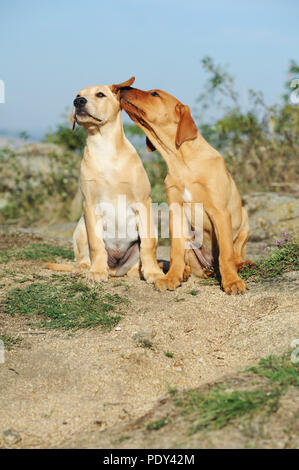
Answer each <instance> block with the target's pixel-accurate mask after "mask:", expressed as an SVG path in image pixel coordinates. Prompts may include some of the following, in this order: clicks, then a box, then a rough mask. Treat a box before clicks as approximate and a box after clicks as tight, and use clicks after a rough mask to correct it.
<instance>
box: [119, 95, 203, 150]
mask: <svg viewBox="0 0 299 470" xmlns="http://www.w3.org/2000/svg"><path fill="white" fill-rule="evenodd" d="M120 97H121V100H120V102H121V106H122V108H123V109H124V110H125V111H126V112H127V113H128V115H129V116H130V118H131V119H132V120H133V121H134V122H136V124H138V126H140V127H141V128H142V129H143V131H144V132H145V134H146V136H147V148H148V150H150V151H152V150H155V146H156V145H158V146H159V144H160V146H162V147H163V143H166V142H167V143H168V144H169V142H170V143H171V144H173V145H175V146H176V148H179V147H180V146H181V145H182V144H183V143H184V142H185V141H187V140H193V139H195V138H196V137H197V134H198V131H197V128H196V125H195V123H194V121H193V119H192V116H191V113H190V108H189V106H185V105H183V104H182V103H181V102H180V101H179V100H178V99H176V98H175V97H174V96H172V95H170V94H169V93H166V92H165V91H163V90H149V91H143V90H138V89H137V88H130V87H125V88H123V89H121V90H120ZM172 141H173V142H172Z"/></svg>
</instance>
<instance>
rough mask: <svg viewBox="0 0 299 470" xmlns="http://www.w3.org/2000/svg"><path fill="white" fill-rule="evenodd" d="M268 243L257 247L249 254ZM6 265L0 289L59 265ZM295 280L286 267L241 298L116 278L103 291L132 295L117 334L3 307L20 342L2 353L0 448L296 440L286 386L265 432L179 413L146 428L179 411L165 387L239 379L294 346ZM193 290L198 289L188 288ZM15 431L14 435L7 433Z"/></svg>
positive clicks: (5, 244) (293, 405) (2, 319)
mask: <svg viewBox="0 0 299 470" xmlns="http://www.w3.org/2000/svg"><path fill="white" fill-rule="evenodd" d="M32 240H34V241H35V240H36V239H35V238H34V235H32V234H30V233H26V232H24V233H23V234H22V237H21V238H20V237H19V236H16V237H15V238H14V237H10V238H9V237H8V238H5V239H4V240H2V242H1V244H0V245H1V246H0V249H4V248H13V247H14V246H19V247H20V246H22V245H23V246H24V245H26V244H29V243H32ZM57 243H61V240H60V241H59V242H57ZM167 251H168V249H167V247H162V248H161V249H160V250H159V257H160V258H164V259H165V258H167ZM261 251H262V250H261V247H260V246H258V245H253V244H252V245H249V249H248V257H251V258H254V257H256V255H257V253H258V254H261ZM2 270H3V272H2V278H1V286H2V295H4V294H5V292H6V291H7V289H11V288H12V287H15V283H14V282H15V279H16V278H17V277H18V275H20V274H22V275H24V273H27V274H28V276H30V275H31V274H32V273H33V272H34V273H35V274H41V275H43V276H49V277H50V276H51V275H52V273H51V272H50V271H47V270H46V269H44V268H43V263H42V262H41V261H38V260H26V261H21V260H20V261H10V262H9V263H7V264H5V265H3V266H2ZM298 283H299V275H298V273H294V272H290V273H286V274H285V275H284V276H283V277H282V278H281V279H279V280H277V281H272V282H266V283H263V284H255V283H249V285H248V287H249V290H248V292H247V293H246V294H245V295H243V296H235V297H234V296H227V295H226V294H225V293H224V292H223V291H221V290H220V288H219V286H218V285H201V284H199V281H198V280H197V279H195V278H191V279H190V280H189V281H188V282H187V283H184V285H183V286H182V287H181V288H179V289H178V290H177V291H175V292H166V293H160V292H157V291H155V290H154V288H153V286H151V285H148V284H147V283H145V282H143V281H139V280H136V279H131V278H127V277H125V278H123V282H121V283H120V282H119V279H111V280H110V281H109V282H108V283H107V284H106V285H105V290H107V292H110V293H114V292H116V293H118V294H120V295H122V296H124V297H126V298H128V299H129V301H130V303H129V306H128V307H126V308H127V311H126V314H125V315H124V316H123V317H122V319H121V321H120V323H119V324H118V327H120V329H118V330H116V329H115V328H114V329H113V330H112V331H110V332H107V331H103V330H102V329H101V328H94V329H86V330H84V329H81V330H78V331H74V332H72V334H71V335H70V332H68V331H62V330H53V331H48V330H42V329H33V328H30V327H29V326H28V325H27V321H26V319H25V318H24V317H21V316H15V317H9V316H8V315H7V314H4V313H3V312H1V313H0V332H1V333H5V334H7V335H11V336H14V337H20V338H22V339H23V341H22V343H21V344H20V345H17V346H15V347H13V348H12V349H11V350H10V351H6V354H5V362H4V363H3V364H0V447H2V448H3V447H4V448H6V447H12V448H65V447H77V448H86V447H87V448H88V447H93V448H94V447H97V448H139V447H141V448H150V447H152V448H172V447H174V448H185V447H189V448H196V447H200V448H201V447H203V448H204V447H212V448H214V447H246V446H249V447H250V446H252V447H275V448H280V447H285V446H288V445H289V444H288V443H289V440H288V439H290V437H289V435H288V434H287V433H285V432H283V429H286V428H291V429H293V428H294V426H295V424H296V423H294V422H293V421H294V419H295V418H294V416H295V410H296V409H297V411H298V408H299V403H298V401H299V399H298V395H296V393H295V392H294V391H293V390H290V391H289V392H287V394H286V395H284V397H283V400H282V406H281V408H280V410H279V411H278V413H276V415H275V416H274V417H271V419H272V422H271V421H270V422H269V423H268V424H267V426H268V427H267V429H266V430H265V435H263V436H261V435H260V434H259V432H258V431H255V430H256V429H257V424H256V423H255V422H254V421H253V422H252V423H251V424H252V429H251V428H250V429H249V428H248V429H247V430H246V432H244V430H243V431H242V430H240V429H239V428H238V427H235V426H233V425H230V426H229V427H227V428H225V430H223V431H215V432H212V433H210V434H209V435H206V436H204V437H203V436H201V435H199V434H196V435H194V436H192V437H187V424H186V423H187V421H186V419H185V418H183V417H182V418H179V419H178V420H176V422H175V424H174V425H173V426H172V427H167V428H162V429H161V430H159V431H157V432H153V431H152V432H151V431H147V430H146V423H148V422H149V421H151V420H153V419H158V418H159V416H162V415H163V416H164V415H165V413H166V414H170V415H171V413H173V412H174V411H173V409H172V405H171V403H170V400H169V398H167V397H168V390H169V388H178V389H179V390H182V389H187V388H192V387H207V386H209V384H213V383H215V382H216V381H219V380H222V379H223V377H237V376H236V374H237V372H238V371H239V370H243V369H244V368H245V367H246V366H248V365H250V364H253V363H255V362H257V361H258V360H259V359H260V358H261V357H266V356H267V355H269V354H271V353H274V354H279V353H282V352H284V351H286V350H288V349H289V348H290V343H291V341H292V340H294V339H296V338H299V318H298V304H299V293H298ZM194 288H198V289H199V290H198V293H197V295H191V294H190V291H191V290H192V289H194ZM136 333H137V336H138V334H139V335H143V336H144V337H146V338H148V339H149V340H150V341H151V342H152V348H151V349H149V348H143V347H140V345H139V344H138V343H137V342H136ZM165 352H170V353H172V354H173V357H167V356H166V355H165ZM235 380H239V379H238V378H235ZM273 420H274V421H273ZM273 423H274V424H273ZM297 426H298V423H297ZM7 430H11V432H12V433H14V434H15V435H16V438H15V439H12V440H11V441H10V442H8V441H7V439H6V437H5V436H6V435H7V434H5V432H6V431H7ZM246 433H247V434H246ZM265 436H266V437H265ZM292 439H293V441H292V444H291V445H292V446H296V445H297V446H298V445H299V442H298V437H297V438H295V437H294V438H292ZM294 439H295V440H294ZM296 439H297V440H296Z"/></svg>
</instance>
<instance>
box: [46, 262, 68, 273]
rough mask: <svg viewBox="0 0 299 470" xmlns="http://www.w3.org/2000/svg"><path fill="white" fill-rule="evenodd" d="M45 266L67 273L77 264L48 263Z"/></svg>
mask: <svg viewBox="0 0 299 470" xmlns="http://www.w3.org/2000/svg"><path fill="white" fill-rule="evenodd" d="M44 267H45V268H46V269H51V270H52V271H64V272H67V273H71V272H73V271H74V270H75V266H74V265H72V264H58V263H46V264H45V265H44Z"/></svg>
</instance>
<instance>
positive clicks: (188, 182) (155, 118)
mask: <svg viewBox="0 0 299 470" xmlns="http://www.w3.org/2000/svg"><path fill="white" fill-rule="evenodd" d="M121 106H122V107H123V109H124V110H125V111H126V112H127V113H128V114H129V116H130V117H131V119H132V120H133V121H134V122H136V123H137V124H138V126H140V127H141V129H143V131H144V132H145V134H146V136H147V141H146V143H147V147H148V149H149V150H155V149H157V150H159V152H160V153H161V155H162V157H163V158H164V160H165V161H166V163H167V167H168V174H167V177H166V179H165V188H166V194H167V200H168V204H169V206H172V205H174V204H176V205H177V206H178V207H179V211H178V213H177V214H175V213H172V212H170V236H171V251H170V269H169V271H168V273H167V275H166V276H165V277H164V278H161V279H157V281H156V282H155V285H156V287H157V288H158V289H159V290H161V291H163V290H166V289H169V290H173V289H175V288H176V287H178V286H179V285H180V284H181V282H182V280H184V279H185V278H186V277H188V275H189V272H190V271H191V272H192V273H194V274H195V275H197V276H199V277H206V276H208V275H209V273H208V271H209V268H210V267H212V266H215V265H217V264H218V263H219V269H220V274H221V278H222V286H223V289H224V291H225V292H226V293H227V294H231V293H232V294H238V293H243V292H245V290H246V284H245V282H244V281H243V280H242V279H241V278H240V277H239V276H238V270H239V269H241V268H242V266H243V265H244V264H252V263H251V262H250V261H247V262H245V261H244V256H245V247H246V242H247V238H248V232H249V225H248V218H247V213H246V209H245V208H244V207H242V202H241V198H240V195H239V192H238V189H237V187H236V185H235V182H234V180H233V178H232V177H231V175H230V173H229V172H228V170H227V168H226V165H225V162H224V159H223V158H222V156H221V155H220V154H219V153H218V152H217V150H215V149H214V148H213V147H211V145H209V144H208V142H206V140H205V139H204V138H203V137H202V136H201V135H200V133H199V132H198V130H197V128H196V125H195V123H194V121H193V119H192V116H191V113H190V109H189V107H188V106H185V105H183V104H182V103H181V102H180V101H179V100H178V99H176V98H175V97H174V96H172V95H170V94H168V93H166V92H165V91H163V90H149V91H144V90H139V89H136V88H130V87H127V88H124V89H122V90H121ZM187 202H188V203H192V204H193V206H194V205H195V203H197V205H198V203H199V204H201V205H203V222H202V224H199V225H197V224H196V223H195V222H194V218H193V217H192V214H191V217H190V216H189V217H188V215H187V216H186V215H185V212H184V209H183V205H184V203H187ZM178 215H179V216H180V217H178ZM181 222H182V223H183V225H184V226H186V227H188V226H191V228H192V230H193V232H194V233H195V237H196V236H197V234H199V233H200V232H202V242H201V245H199V246H197V245H196V246H193V244H192V243H189V244H187V249H186V240H188V231H187V230H186V231H184V233H182V234H181V235H180V234H179V235H174V227H177V226H179V225H180V224H181ZM185 234H186V236H185ZM188 247H189V249H188ZM217 261H218V263H217Z"/></svg>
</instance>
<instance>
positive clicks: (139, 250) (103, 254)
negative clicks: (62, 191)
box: [46, 77, 163, 282]
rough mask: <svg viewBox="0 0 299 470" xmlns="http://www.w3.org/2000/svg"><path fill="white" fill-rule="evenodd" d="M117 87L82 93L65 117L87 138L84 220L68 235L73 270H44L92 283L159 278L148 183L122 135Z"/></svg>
mask: <svg viewBox="0 0 299 470" xmlns="http://www.w3.org/2000/svg"><path fill="white" fill-rule="evenodd" d="M133 82H134V77H132V78H131V79H129V80H128V81H126V82H124V83H121V84H119V85H111V86H89V87H86V88H83V90H81V91H80V93H79V94H78V95H77V96H76V98H75V100H74V108H73V112H72V115H71V117H70V119H71V121H73V128H74V126H75V123H77V124H79V125H80V126H82V127H83V128H84V129H85V131H86V135H87V139H86V147H85V150H84V156H83V160H82V162H81V170H80V187H81V191H82V194H83V198H84V203H83V207H84V214H83V215H82V217H81V219H80V220H79V222H78V225H77V227H76V229H75V231H74V235H73V243H74V252H75V260H76V265H75V266H72V265H67V264H66V265H62V264H51V263H50V264H47V265H46V267H47V268H48V269H52V270H55V271H79V272H82V271H83V272H86V275H87V277H88V278H89V279H90V280H93V281H106V280H107V279H108V276H109V274H110V275H111V276H122V275H124V274H128V275H139V273H140V272H141V273H142V275H143V277H144V279H145V280H146V281H148V282H154V281H155V280H156V279H160V278H161V277H163V273H162V271H161V269H160V268H159V266H158V263H157V260H156V246H157V238H156V236H155V233H154V230H153V219H152V214H151V198H150V190H151V187H150V182H149V180H148V177H147V174H146V172H145V170H144V167H143V165H142V162H141V160H140V158H139V156H138V154H137V152H136V150H135V148H134V147H133V146H132V145H131V143H130V142H129V141H128V139H127V138H126V136H125V134H124V130H123V125H122V121H121V108H120V90H121V88H123V87H126V86H129V85H131V84H132V83H133Z"/></svg>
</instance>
